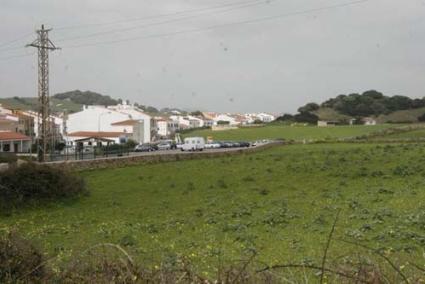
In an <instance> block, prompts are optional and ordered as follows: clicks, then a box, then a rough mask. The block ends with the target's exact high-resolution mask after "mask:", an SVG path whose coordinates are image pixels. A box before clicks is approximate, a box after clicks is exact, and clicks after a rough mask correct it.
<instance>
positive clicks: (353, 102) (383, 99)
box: [277, 90, 425, 123]
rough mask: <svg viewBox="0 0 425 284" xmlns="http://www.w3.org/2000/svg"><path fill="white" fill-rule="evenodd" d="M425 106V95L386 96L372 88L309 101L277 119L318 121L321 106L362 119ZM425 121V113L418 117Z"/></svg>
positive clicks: (305, 121)
mask: <svg viewBox="0 0 425 284" xmlns="http://www.w3.org/2000/svg"><path fill="white" fill-rule="evenodd" d="M421 107H425V97H424V98H422V99H411V98H409V97H406V96H392V97H389V96H385V95H384V94H382V93H380V92H378V91H375V90H370V91H366V92H364V93H362V94H357V93H354V94H349V95H339V96H337V97H335V98H331V99H329V100H327V101H325V102H323V103H322V104H320V105H319V104H317V103H308V104H306V105H304V106H302V107H300V108H299V109H298V114H296V115H290V114H284V115H283V116H281V117H279V118H278V119H277V121H292V122H304V123H317V121H318V120H319V117H318V116H317V115H316V114H315V112H316V111H318V110H319V109H320V108H331V109H333V110H335V111H336V112H338V113H340V114H344V115H347V116H351V117H353V118H356V119H358V120H359V119H361V118H364V117H368V116H378V115H381V114H389V113H391V112H394V111H398V110H408V109H416V108H421ZM418 120H419V121H425V115H423V116H422V117H419V118H418Z"/></svg>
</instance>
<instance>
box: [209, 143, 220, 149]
mask: <svg viewBox="0 0 425 284" xmlns="http://www.w3.org/2000/svg"><path fill="white" fill-rule="evenodd" d="M220 147H221V145H220V143H216V142H211V143H207V144H205V149H218V148H220Z"/></svg>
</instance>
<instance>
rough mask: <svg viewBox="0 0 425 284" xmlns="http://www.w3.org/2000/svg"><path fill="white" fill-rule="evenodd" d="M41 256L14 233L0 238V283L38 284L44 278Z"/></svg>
mask: <svg viewBox="0 0 425 284" xmlns="http://www.w3.org/2000/svg"><path fill="white" fill-rule="evenodd" d="M44 264H45V260H44V257H43V254H42V253H41V252H40V251H38V250H37V249H36V248H35V247H34V246H33V245H32V244H31V243H30V242H29V241H28V240H25V239H23V238H21V237H19V236H18V235H17V234H16V233H9V234H7V235H5V236H0V282H1V283H16V282H22V283H34V282H35V283H38V282H42V281H41V280H42V279H43V278H44V277H45V276H46V274H47V270H46V267H45V265H44Z"/></svg>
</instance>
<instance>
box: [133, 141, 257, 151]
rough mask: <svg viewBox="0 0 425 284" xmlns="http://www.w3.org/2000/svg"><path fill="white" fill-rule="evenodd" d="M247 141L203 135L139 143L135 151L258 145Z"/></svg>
mask: <svg viewBox="0 0 425 284" xmlns="http://www.w3.org/2000/svg"><path fill="white" fill-rule="evenodd" d="M257 144H258V142H257V143H255V144H254V143H250V142H246V141H212V142H208V143H206V142H205V139H204V138H203V137H188V138H185V139H184V143H182V144H176V143H175V142H174V141H173V140H163V141H160V142H158V143H149V144H148V143H147V144H141V145H137V146H136V147H135V149H134V151H135V152H152V151H158V150H160V151H166V150H174V149H178V150H181V151H203V150H204V149H220V148H244V147H251V146H255V145H257Z"/></svg>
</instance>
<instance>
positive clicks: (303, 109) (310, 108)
mask: <svg viewBox="0 0 425 284" xmlns="http://www.w3.org/2000/svg"><path fill="white" fill-rule="evenodd" d="M319 107H320V106H319V105H318V104H316V103H308V104H306V105H305V106H303V107H300V108H299V109H298V112H299V113H302V112H313V111H316V110H318V109H319Z"/></svg>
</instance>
